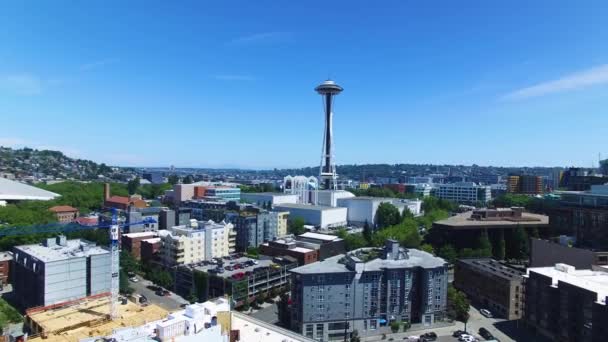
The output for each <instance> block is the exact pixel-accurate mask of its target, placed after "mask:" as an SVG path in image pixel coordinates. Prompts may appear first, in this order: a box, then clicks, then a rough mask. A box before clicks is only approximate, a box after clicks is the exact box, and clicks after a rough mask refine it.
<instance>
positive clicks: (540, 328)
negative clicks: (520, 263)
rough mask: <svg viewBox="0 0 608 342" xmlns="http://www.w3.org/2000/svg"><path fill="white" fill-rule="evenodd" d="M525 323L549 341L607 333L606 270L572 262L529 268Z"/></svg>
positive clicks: (586, 340)
mask: <svg viewBox="0 0 608 342" xmlns="http://www.w3.org/2000/svg"><path fill="white" fill-rule="evenodd" d="M525 287H526V297H525V311H524V320H525V323H526V325H527V326H528V327H529V328H530V329H531V330H532V331H534V332H535V333H536V334H538V335H540V336H544V337H545V338H548V339H550V340H552V341H558V342H566V341H582V342H600V341H605V340H606V336H608V325H607V324H606V322H608V320H607V319H608V307H607V306H606V301H607V297H608V273H607V272H606V269H604V270H603V271H596V270H591V269H584V270H576V269H575V268H574V267H573V266H570V265H566V264H556V265H555V266H553V267H535V268H529V269H528V272H527V275H526V276H525Z"/></svg>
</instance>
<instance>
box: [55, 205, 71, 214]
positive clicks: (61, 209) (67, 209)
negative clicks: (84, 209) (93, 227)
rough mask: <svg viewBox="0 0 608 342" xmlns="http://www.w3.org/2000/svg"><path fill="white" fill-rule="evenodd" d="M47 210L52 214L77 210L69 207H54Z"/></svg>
mask: <svg viewBox="0 0 608 342" xmlns="http://www.w3.org/2000/svg"><path fill="white" fill-rule="evenodd" d="M49 210H50V211H52V212H54V213H70V212H76V211H78V209H76V208H74V207H71V206H69V205H56V206H54V207H50V208H49Z"/></svg>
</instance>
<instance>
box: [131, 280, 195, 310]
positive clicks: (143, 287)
mask: <svg viewBox="0 0 608 342" xmlns="http://www.w3.org/2000/svg"><path fill="white" fill-rule="evenodd" d="M137 278H138V279H139V281H138V282H136V283H134V282H132V281H129V285H131V287H132V288H133V290H134V292H133V293H137V294H143V295H144V296H146V298H148V302H150V303H152V304H155V305H158V306H160V307H161V308H163V309H165V310H167V311H169V312H172V311H176V310H179V309H181V305H182V304H188V303H189V302H188V301H187V300H185V299H183V298H182V297H180V296H178V295H176V294H175V293H173V292H171V295H170V296H157V295H156V293H154V291H152V290H150V289H149V288H148V287H147V286H151V285H153V284H152V282H151V281H149V280H145V279H142V278H141V277H137Z"/></svg>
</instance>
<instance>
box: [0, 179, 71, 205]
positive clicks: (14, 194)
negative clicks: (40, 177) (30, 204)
mask: <svg viewBox="0 0 608 342" xmlns="http://www.w3.org/2000/svg"><path fill="white" fill-rule="evenodd" d="M59 196H60V195H59V194H56V193H54V192H50V191H46V190H43V189H40V188H37V187H35V186H31V185H27V184H23V183H20V182H17V181H13V180H10V179H6V178H3V177H0V201H6V202H11V201H25V200H29V201H50V200H52V199H55V198H57V197H59Z"/></svg>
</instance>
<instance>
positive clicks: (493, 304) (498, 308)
mask: <svg viewBox="0 0 608 342" xmlns="http://www.w3.org/2000/svg"><path fill="white" fill-rule="evenodd" d="M524 273H525V271H523V270H521V269H517V268H514V267H510V266H509V265H507V264H504V263H501V262H499V261H496V260H492V259H489V258H483V259H460V260H458V261H457V262H456V265H455V267H454V287H456V288H457V289H459V290H461V291H463V292H464V293H466V295H467V296H468V298H469V299H470V300H472V301H473V302H475V303H478V304H479V305H481V306H482V307H484V308H486V309H488V310H490V311H491V312H492V314H493V315H494V317H501V318H505V319H507V320H514V319H520V318H521V317H522V315H523V296H524V287H523V279H524V278H523V275H524Z"/></svg>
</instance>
